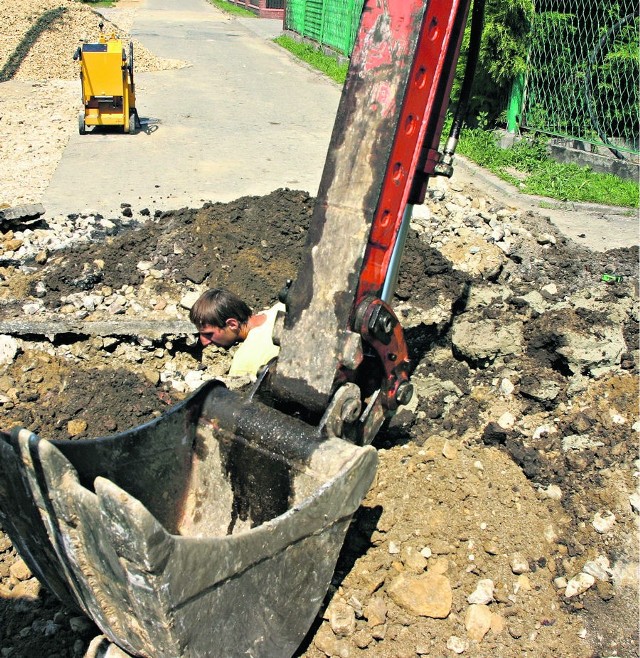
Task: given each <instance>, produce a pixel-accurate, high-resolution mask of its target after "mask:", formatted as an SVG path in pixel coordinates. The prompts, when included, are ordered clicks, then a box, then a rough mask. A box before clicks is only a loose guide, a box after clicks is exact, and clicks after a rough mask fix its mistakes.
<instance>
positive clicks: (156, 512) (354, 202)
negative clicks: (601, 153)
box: [0, 0, 482, 658]
mask: <svg viewBox="0 0 640 658" xmlns="http://www.w3.org/2000/svg"><path fill="white" fill-rule="evenodd" d="M479 2H480V3H481V2H482V0H476V2H475V3H474V21H472V33H473V32H474V28H473V25H474V24H475V22H476V21H475V18H476V6H481V4H478V3H479ZM468 9H469V0H386V1H385V2H380V1H379V0H366V1H365V3H364V8H363V12H362V17H361V23H360V28H359V31H358V35H357V38H356V43H355V46H354V49H353V52H352V56H351V62H350V68H349V73H348V76H347V80H346V83H345V85H344V89H343V92H342V97H341V100H340V105H339V108H338V116H337V119H336V123H335V126H334V129H333V134H332V137H331V142H330V145H329V152H328V156H327V160H326V164H325V168H324V171H323V174H322V180H321V183H320V189H319V191H318V195H317V198H316V203H315V207H314V211H313V216H312V218H311V222H310V228H309V234H308V238H307V244H306V249H305V254H304V259H303V263H302V265H301V267H300V270H299V273H298V276H297V278H296V279H295V281H293V282H292V283H291V284H290V285H289V286H288V288H286V289H285V290H284V291H283V293H282V300H283V301H284V302H285V307H286V311H285V312H284V313H282V314H281V315H280V316H279V318H278V321H277V322H276V327H275V329H274V341H277V342H279V344H280V355H279V356H278V358H277V359H276V360H274V361H273V362H271V363H270V364H269V365H268V366H267V367H266V368H265V369H263V370H262V371H261V373H260V375H259V377H258V380H257V381H256V383H255V384H254V385H252V387H251V388H250V389H249V390H238V391H232V390H228V389H227V388H226V387H225V386H224V385H223V384H222V383H220V382H216V381H212V382H208V383H206V384H205V385H204V386H203V387H202V388H200V389H199V390H198V391H196V392H195V393H194V394H193V395H192V396H191V397H190V398H188V399H187V400H185V401H184V402H182V403H180V404H179V405H177V406H176V407H174V408H173V409H171V410H170V411H169V412H168V413H166V414H165V415H163V416H161V417H160V418H158V419H155V420H153V421H152V422H150V423H147V424H145V425H142V426H141V427H138V428H134V429H132V430H129V431H127V432H124V433H121V434H117V435H114V436H109V437H103V438H97V439H86V440H80V441H47V440H46V439H43V438H40V437H38V436H36V435H35V434H33V433H32V432H30V431H29V430H28V429H20V428H17V429H15V430H14V431H13V432H12V433H10V434H9V433H0V522H1V523H2V527H3V528H4V529H5V530H6V531H7V532H8V533H9V535H10V537H11V539H12V541H13V542H14V544H15V546H16V548H17V549H18V551H19V552H20V554H21V555H22V557H23V559H24V560H25V562H26V563H27V564H28V565H29V567H30V568H31V570H32V571H33V573H35V574H36V575H37V576H38V578H39V579H40V580H41V581H42V583H44V584H45V585H46V586H47V587H48V588H49V589H50V590H51V591H53V592H55V593H56V594H57V595H58V596H59V597H60V599H62V600H63V601H65V602H66V603H67V604H68V605H70V606H74V607H76V608H78V609H80V610H82V611H84V613H85V614H87V615H88V616H89V617H91V618H92V619H93V620H94V621H95V623H96V624H97V625H98V626H99V627H100V628H101V629H102V631H103V633H104V640H101V642H103V643H104V646H102V647H98V648H96V653H95V655H105V653H106V651H107V650H108V649H107V645H109V644H110V643H111V644H113V645H117V646H118V647H119V650H118V651H123V652H126V654H127V655H131V656H146V657H149V658H178V657H185V658H186V657H189V658H206V657H211V658H222V657H224V658H233V657H236V656H238V657H240V656H244V657H246V656H251V657H253V658H257V657H259V656H261V657H264V658H286V657H287V656H291V655H292V654H293V653H294V652H295V651H296V649H297V648H298V647H299V645H300V643H301V642H302V640H303V639H304V637H305V635H306V633H307V632H308V630H309V628H310V626H311V624H312V623H313V620H314V618H315V617H316V615H317V613H318V611H319V609H320V607H321V606H322V602H323V599H324V597H325V594H326V592H327V590H328V588H329V584H330V582H331V577H332V574H333V571H334V569H335V564H336V561H337V559H338V554H339V552H340V549H341V548H342V544H343V542H344V538H345V535H346V531H347V529H348V526H349V523H350V521H351V518H352V516H353V514H354V512H355V511H356V510H357V508H358V507H359V505H360V503H361V501H362V499H363V497H364V496H365V494H366V492H367V490H368V488H369V486H370V484H371V482H372V480H373V477H374V475H375V471H376V467H377V453H376V450H375V449H374V447H373V446H371V445H369V444H370V443H371V442H372V441H373V439H374V437H375V436H376V433H377V432H378V430H379V428H380V427H381V425H382V423H383V422H384V420H385V418H389V417H390V416H391V415H392V414H393V413H394V412H395V410H396V409H397V408H398V406H399V405H403V404H406V403H407V402H408V401H409V400H410V398H411V395H412V385H411V382H410V371H411V369H410V363H409V358H408V350H407V345H406V343H405V339H404V333H403V330H402V326H401V325H400V322H399V320H398V318H397V316H396V315H395V313H394V312H393V309H392V308H391V306H390V302H391V299H392V297H393V292H394V286H395V277H396V273H397V269H398V262H399V260H400V256H401V254H402V245H403V241H404V236H405V235H406V229H407V227H408V222H409V219H410V216H411V212H410V210H411V207H412V205H413V204H415V203H421V202H422V201H423V199H424V194H425V188H426V183H427V181H428V179H429V178H430V177H431V176H433V175H438V174H442V175H451V171H452V170H451V160H452V153H453V147H454V142H455V141H457V137H456V136H455V135H453V134H452V135H451V136H450V137H449V140H448V141H447V145H446V147H445V148H444V151H443V153H440V151H439V148H440V136H441V131H442V125H443V121H444V117H445V112H446V109H447V105H448V101H449V93H450V89H451V84H452V80H453V75H454V71H455V68H456V62H457V59H458V54H459V50H460V44H461V41H462V36H463V31H464V26H465V23H466V19H467V13H468ZM476 32H477V30H476ZM472 40H473V38H472ZM103 45H104V46H105V48H106V49H107V50H103V51H102V52H107V53H108V52H109V51H108V48H109V43H108V42H107V43H105V44H103ZM119 48H120V46H115V47H114V52H115V51H117V52H115V54H114V57H116V58H120V57H121V55H120V54H119V52H120V51H119ZM93 54H94V53H92V52H91V50H89V51H87V50H84V51H83V52H82V57H83V62H84V64H83V65H84V66H85V67H86V69H83V70H90V65H89V66H87V65H88V64H89V62H90V59H89V56H90V55H93ZM122 62H123V64H122V66H123V67H124V68H126V61H125V60H124V59H122ZM124 68H123V95H124V97H125V98H126V99H127V100H126V103H129V99H128V96H127V94H125V93H124V91H125V90H126V80H128V77H127V76H128V73H127V72H126V71H125V70H124ZM468 77H469V76H467V75H465V80H466V79H467V78H468ZM116 78H117V76H116V75H114V76H113V82H114V83H115V82H116ZM89 80H91V76H90V73H89V74H88V77H87V80H86V81H85V82H87V81H89ZM463 86H464V83H463ZM91 93H92V97H95V95H96V94H97V95H98V96H101V95H102V93H103V92H102V91H98V90H95V89H94V90H92V92H91ZM109 93H110V94H113V93H115V92H114V91H109ZM96 102H97V101H96ZM124 103H125V101H124V99H123V106H122V107H123V118H124V119H126V118H127V114H126V112H125V111H124V108H125V104H124ZM93 109H96V112H97V114H95V115H92V116H96V121H97V120H98V118H102V119H104V118H105V117H106V115H105V114H101V113H100V108H99V107H98V108H93ZM456 123H458V122H457V121H456V120H454V125H455V124H456ZM114 651H115V649H114ZM118 655H121V653H119V654H118Z"/></svg>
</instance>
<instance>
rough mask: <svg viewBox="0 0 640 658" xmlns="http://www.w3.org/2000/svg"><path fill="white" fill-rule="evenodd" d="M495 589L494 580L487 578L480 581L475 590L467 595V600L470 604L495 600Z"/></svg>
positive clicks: (482, 603) (481, 603)
mask: <svg viewBox="0 0 640 658" xmlns="http://www.w3.org/2000/svg"><path fill="white" fill-rule="evenodd" d="M493 590H494V584H493V580H490V579H489V578H485V579H483V580H480V581H478V584H477V585H476V589H475V591H473V592H472V593H471V594H469V596H468V597H467V602H468V603H470V604H472V605H473V604H478V605H486V604H487V603H491V601H493Z"/></svg>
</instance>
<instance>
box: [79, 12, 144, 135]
mask: <svg viewBox="0 0 640 658" xmlns="http://www.w3.org/2000/svg"><path fill="white" fill-rule="evenodd" d="M99 27H100V37H99V39H98V41H97V43H83V44H82V45H81V46H80V47H78V49H77V50H76V52H75V54H74V56H73V59H74V60H76V61H78V62H79V63H80V83H81V85H82V105H83V110H82V111H81V112H80V114H79V115H78V131H79V132H80V134H81V135H84V134H86V132H87V126H122V128H123V130H124V132H125V133H134V132H135V130H136V127H138V124H139V121H138V114H137V111H136V94H135V86H134V84H133V43H131V42H129V45H128V48H127V49H126V50H125V47H124V44H123V42H122V40H121V39H119V38H118V37H117V36H116V35H115V33H112V34H111V35H110V36H109V37H106V36H105V34H104V24H103V23H100V25H99Z"/></svg>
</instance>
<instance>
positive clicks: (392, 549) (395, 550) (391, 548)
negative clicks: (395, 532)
mask: <svg viewBox="0 0 640 658" xmlns="http://www.w3.org/2000/svg"><path fill="white" fill-rule="evenodd" d="M399 552H400V547H399V546H398V544H396V543H395V542H394V541H390V542H389V553H390V554H391V555H397V554H398V553H399Z"/></svg>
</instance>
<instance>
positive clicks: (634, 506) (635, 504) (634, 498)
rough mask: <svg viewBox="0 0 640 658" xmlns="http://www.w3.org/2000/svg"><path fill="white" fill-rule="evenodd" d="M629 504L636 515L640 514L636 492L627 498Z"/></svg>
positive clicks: (639, 496) (638, 494) (638, 496)
mask: <svg viewBox="0 0 640 658" xmlns="http://www.w3.org/2000/svg"><path fill="white" fill-rule="evenodd" d="M629 504H630V505H631V509H632V510H633V511H634V512H635V513H636V514H638V513H639V512H640V493H638V492H637V491H636V492H634V493H632V494H631V495H630V496H629Z"/></svg>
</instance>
